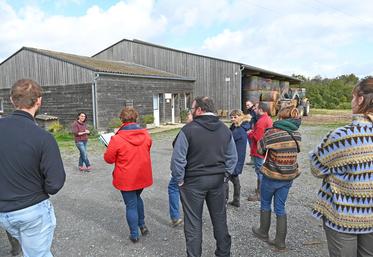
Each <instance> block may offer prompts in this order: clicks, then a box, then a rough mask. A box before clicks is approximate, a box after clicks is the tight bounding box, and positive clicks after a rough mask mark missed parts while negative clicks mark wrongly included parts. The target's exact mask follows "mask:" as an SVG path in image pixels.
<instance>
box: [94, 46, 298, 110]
mask: <svg viewBox="0 0 373 257" xmlns="http://www.w3.org/2000/svg"><path fill="white" fill-rule="evenodd" d="M92 58H95V59H106V60H121V61H127V62H133V63H137V64H141V65H145V66H148V67H153V68H156V69H160V70H163V71H167V72H170V73H174V74H178V75H180V76H183V77H188V78H194V79H195V83H194V90H193V95H194V96H197V95H206V96H210V97H212V98H213V99H214V100H215V103H216V106H217V109H218V110H221V111H222V113H221V116H226V113H227V112H228V110H232V109H236V108H242V109H243V108H244V102H245V101H246V100H249V99H250V100H253V99H254V100H259V99H258V89H261V90H267V91H270V90H274V89H276V90H279V91H280V90H281V89H283V88H286V87H290V86H292V87H298V86H299V84H300V82H301V80H299V79H297V78H294V77H292V76H288V75H284V74H279V73H276V72H273V71H268V70H265V69H261V68H257V67H254V66H251V65H247V64H243V63H238V62H232V61H229V60H223V59H218V58H213V57H209V56H204V55H199V54H193V53H189V52H185V51H180V50H177V49H172V48H168V47H164V46H160V45H155V44H152V43H148V42H144V41H141V40H137V39H134V40H127V39H123V40H121V41H119V42H117V43H115V44H113V45H111V46H109V47H108V48H106V49H104V50H102V51H100V52H99V53H97V54H95V55H93V56H92Z"/></svg>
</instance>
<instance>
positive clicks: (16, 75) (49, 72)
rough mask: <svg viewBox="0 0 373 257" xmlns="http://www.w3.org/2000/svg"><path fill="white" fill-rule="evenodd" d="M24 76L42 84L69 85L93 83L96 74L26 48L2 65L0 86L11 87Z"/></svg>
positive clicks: (0, 67) (0, 68)
mask: <svg viewBox="0 0 373 257" xmlns="http://www.w3.org/2000/svg"><path fill="white" fill-rule="evenodd" d="M22 78H30V79H33V80H35V81H36V82H38V83H39V84H40V85H41V86H44V85H69V84H79V83H92V81H93V78H94V74H93V72H92V71H91V70H88V69H85V68H81V67H79V66H77V65H73V64H70V63H68V62H64V61H60V60H57V59H54V58H51V57H48V56H45V55H42V54H37V53H34V52H32V51H29V50H26V49H24V50H21V51H20V52H18V53H16V54H15V55H14V56H13V57H11V58H10V59H9V60H7V61H6V62H4V63H3V64H2V65H1V66H0V88H11V87H12V85H13V83H14V82H15V81H17V80H19V79H22Z"/></svg>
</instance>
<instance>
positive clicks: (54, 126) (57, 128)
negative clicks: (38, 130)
mask: <svg viewBox="0 0 373 257" xmlns="http://www.w3.org/2000/svg"><path fill="white" fill-rule="evenodd" d="M63 130H64V127H63V126H62V124H61V123H59V122H58V121H56V122H53V123H51V124H50V125H49V126H48V131H49V132H51V133H52V134H55V133H58V132H62V131H63Z"/></svg>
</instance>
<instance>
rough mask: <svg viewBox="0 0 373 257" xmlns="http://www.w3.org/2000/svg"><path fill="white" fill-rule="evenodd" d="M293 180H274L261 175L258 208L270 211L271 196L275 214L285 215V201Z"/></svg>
mask: <svg viewBox="0 0 373 257" xmlns="http://www.w3.org/2000/svg"><path fill="white" fill-rule="evenodd" d="M292 184H293V181H292V180H290V181H287V180H275V179H270V178H267V177H266V176H263V179H262V184H261V188H260V191H261V192H260V206H261V207H260V208H261V210H262V211H271V203H272V198H273V199H274V202H273V206H274V209H275V213H276V215H277V216H283V215H286V211H285V203H286V199H287V198H288V193H289V190H290V187H291V185H292Z"/></svg>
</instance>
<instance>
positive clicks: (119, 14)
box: [0, 0, 373, 78]
mask: <svg viewBox="0 0 373 257" xmlns="http://www.w3.org/2000/svg"><path fill="white" fill-rule="evenodd" d="M372 10H373V1H371V0H355V1H351V0H328V1H327V0H282V1H279V0H266V1H259V0H187V1H175V0H128V1H114V0H106V1H93V0H92V1H89V0H61V1H58V0H57V1H52V0H28V1H26V0H20V1H17V0H14V1H10V0H9V1H7V0H0V62H1V61H3V60H5V59H6V58H8V57H9V56H10V55H12V54H13V53H14V52H16V51H17V50H19V49H20V48H21V47H22V46H28V47H36V48H42V49H48V50H54V51H61V52H67V53H74V54H79V55H87V56H91V55H93V54H95V53H97V52H99V51H100V50H103V49H104V48H106V47H108V46H110V45H112V44H114V43H116V42H117V41H120V40H121V39H124V38H125V39H135V38H136V39H140V40H144V41H148V42H151V43H155V44H160V45H163V46H166V47H171V48H176V49H180V50H185V51H189V52H193V53H198V54H203V55H207V56H213V57H218V58H223V59H227V60H232V61H239V62H243V63H245V64H249V65H252V66H256V67H260V68H264V69H269V70H272V71H275V72H280V73H284V74H288V75H291V74H302V75H305V76H307V77H313V76H315V75H321V76H322V77H330V78H332V77H336V76H339V75H343V74H350V73H354V74H355V75H357V76H359V77H365V76H368V75H373V15H372Z"/></svg>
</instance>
